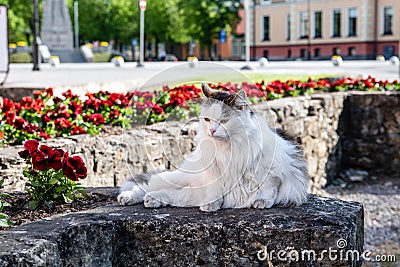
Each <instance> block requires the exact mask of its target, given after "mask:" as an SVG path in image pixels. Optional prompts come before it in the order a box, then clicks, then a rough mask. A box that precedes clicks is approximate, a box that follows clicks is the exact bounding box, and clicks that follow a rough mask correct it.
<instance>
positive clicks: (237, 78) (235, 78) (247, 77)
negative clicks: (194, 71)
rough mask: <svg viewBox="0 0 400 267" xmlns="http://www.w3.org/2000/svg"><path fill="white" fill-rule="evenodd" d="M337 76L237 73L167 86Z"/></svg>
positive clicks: (205, 77) (329, 75)
mask: <svg viewBox="0 0 400 267" xmlns="http://www.w3.org/2000/svg"><path fill="white" fill-rule="evenodd" d="M338 76H344V74H343V75H340V74H319V75H301V74H268V73H246V74H242V73H239V72H236V71H235V72H234V73H233V71H232V73H214V74H211V75H207V76H198V77H195V78H189V79H185V80H180V81H176V82H170V83H168V84H167V85H168V86H169V87H170V88H171V87H174V86H178V85H182V84H194V85H197V86H200V85H201V83H202V82H210V83H218V82H222V83H226V82H231V83H238V84H241V83H242V82H249V83H256V82H261V81H266V82H268V81H275V80H280V81H287V80H290V79H293V80H300V81H306V80H308V79H309V78H311V79H313V80H318V79H321V78H329V77H338ZM159 88H160V86H157V87H155V88H153V89H159Z"/></svg>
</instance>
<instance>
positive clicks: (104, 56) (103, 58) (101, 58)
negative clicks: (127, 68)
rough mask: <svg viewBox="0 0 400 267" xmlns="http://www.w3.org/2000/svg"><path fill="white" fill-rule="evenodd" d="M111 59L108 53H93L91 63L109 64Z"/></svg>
mask: <svg viewBox="0 0 400 267" xmlns="http://www.w3.org/2000/svg"><path fill="white" fill-rule="evenodd" d="M110 58H111V53H110V52H96V53H93V62H109V61H110Z"/></svg>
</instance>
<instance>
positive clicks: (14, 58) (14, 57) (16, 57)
mask: <svg viewBox="0 0 400 267" xmlns="http://www.w3.org/2000/svg"><path fill="white" fill-rule="evenodd" d="M10 63H32V56H31V54H29V53H28V52H20V53H11V54H10Z"/></svg>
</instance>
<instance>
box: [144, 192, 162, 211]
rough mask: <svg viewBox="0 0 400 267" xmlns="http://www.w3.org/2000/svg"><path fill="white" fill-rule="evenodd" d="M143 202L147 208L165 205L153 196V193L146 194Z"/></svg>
mask: <svg viewBox="0 0 400 267" xmlns="http://www.w3.org/2000/svg"><path fill="white" fill-rule="evenodd" d="M143 204H144V206H145V207H146V208H159V207H161V206H163V203H162V202H161V201H160V200H158V199H156V198H155V197H153V196H152V195H151V194H146V195H145V196H144V197H143Z"/></svg>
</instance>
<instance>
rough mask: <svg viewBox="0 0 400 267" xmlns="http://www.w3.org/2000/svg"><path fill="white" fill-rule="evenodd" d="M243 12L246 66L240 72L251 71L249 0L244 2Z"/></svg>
mask: <svg viewBox="0 0 400 267" xmlns="http://www.w3.org/2000/svg"><path fill="white" fill-rule="evenodd" d="M244 12H245V16H246V21H245V23H246V32H245V57H246V65H245V66H243V67H242V68H241V69H242V70H251V67H250V32H251V28H250V0H244Z"/></svg>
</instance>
